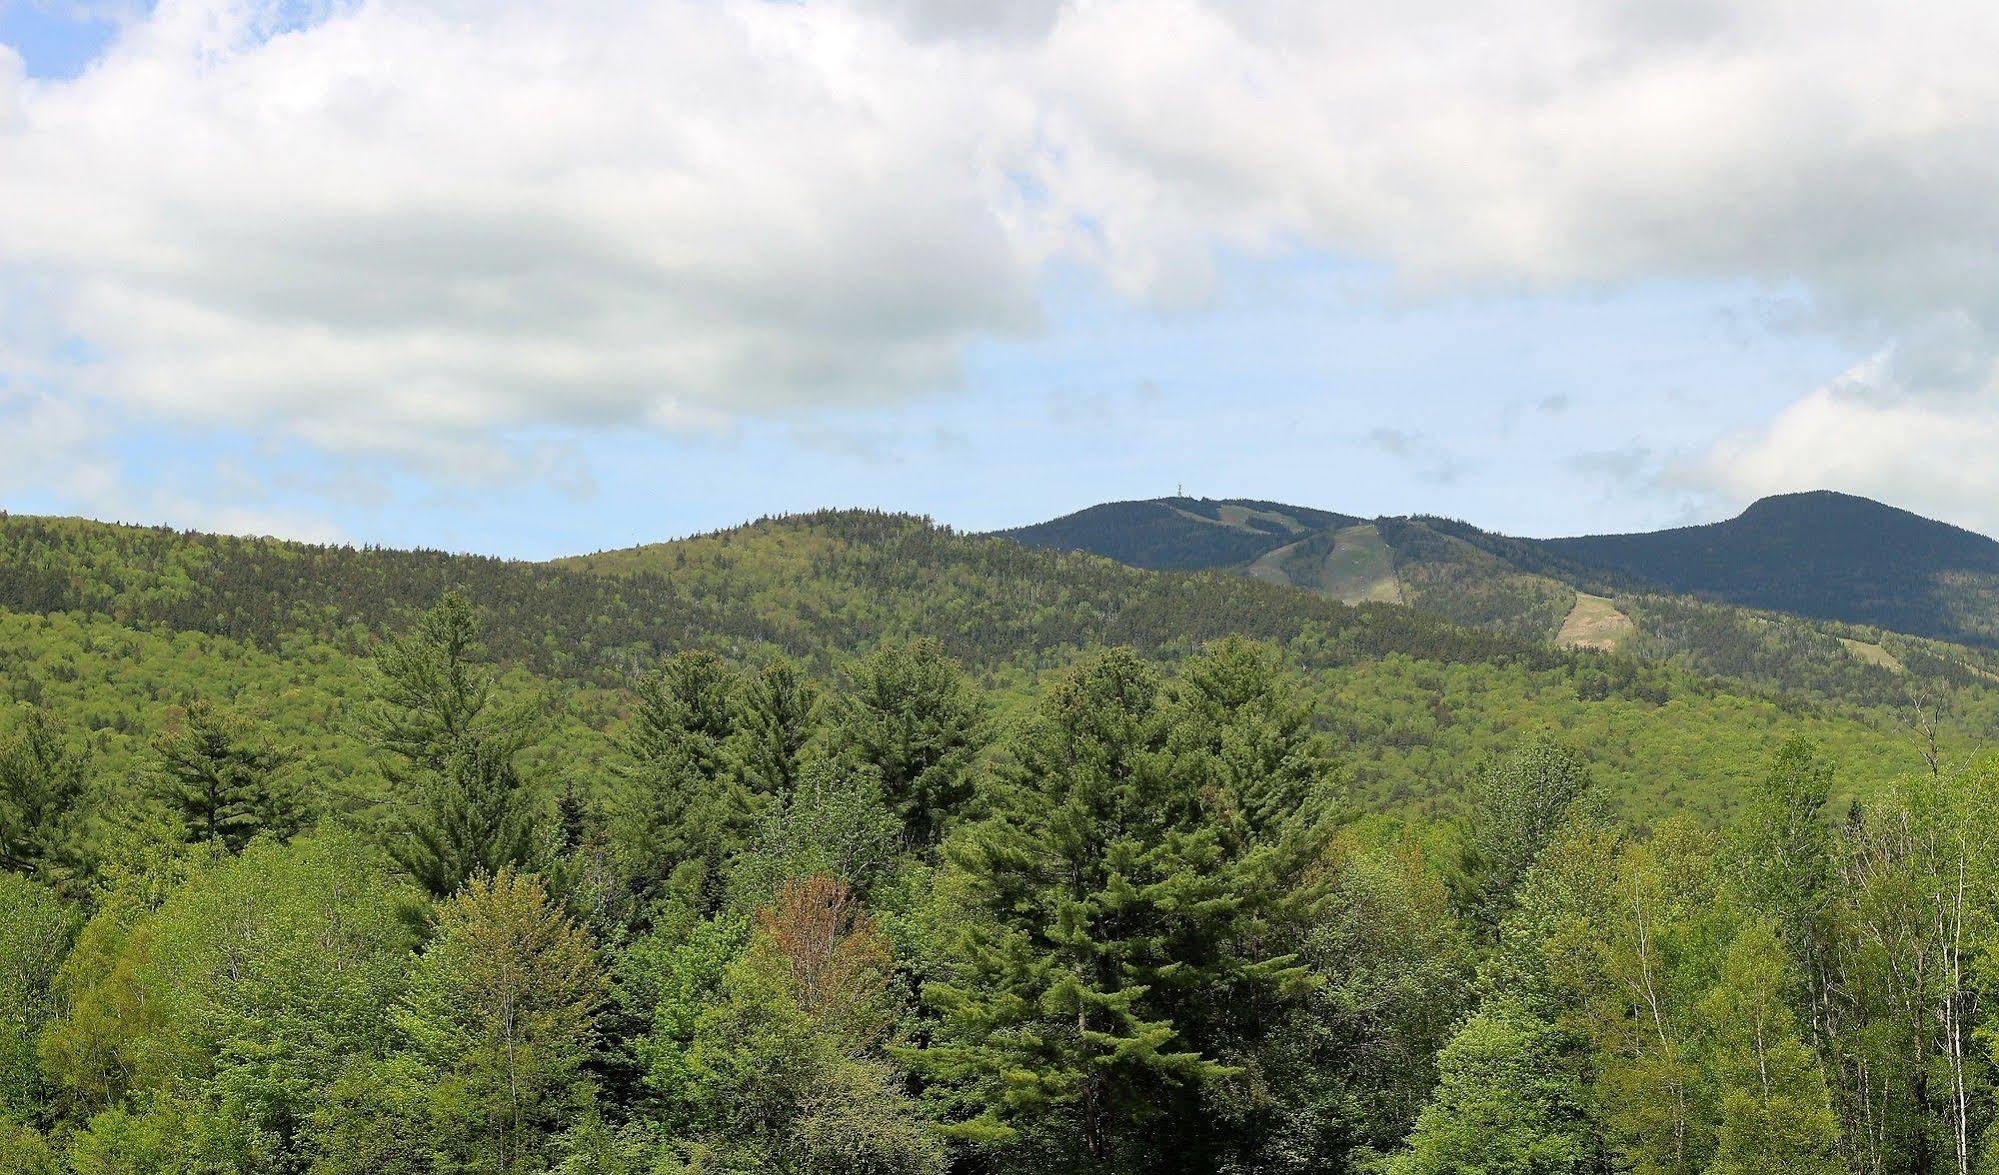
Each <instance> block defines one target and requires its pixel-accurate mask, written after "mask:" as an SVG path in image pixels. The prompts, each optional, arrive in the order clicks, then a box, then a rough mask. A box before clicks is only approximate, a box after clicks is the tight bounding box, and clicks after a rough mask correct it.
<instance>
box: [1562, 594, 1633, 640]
mask: <svg viewBox="0 0 1999 1175" xmlns="http://www.w3.org/2000/svg"><path fill="white" fill-rule="evenodd" d="M1636 631H1637V626H1636V625H1634V624H1632V623H1631V617H1629V616H1626V615H1625V614H1624V613H1622V612H1619V611H1618V610H1617V605H1615V604H1613V603H1611V602H1610V601H1609V600H1607V599H1605V598H1604V597H1602V596H1592V595H1590V594H1588V593H1586V592H1577V593H1576V606H1575V607H1573V608H1571V609H1569V615H1568V617H1567V618H1566V619H1564V620H1563V621H1562V631H1561V632H1560V633H1558V634H1556V636H1555V643H1556V644H1558V645H1560V646H1562V647H1563V648H1565V649H1601V650H1603V651H1604V652H1614V651H1616V650H1617V648H1618V647H1619V646H1621V645H1622V644H1623V643H1624V641H1625V639H1626V638H1628V637H1629V636H1630V635H1631V634H1632V633H1634V632H1636Z"/></svg>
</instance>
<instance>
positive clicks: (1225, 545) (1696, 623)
mask: <svg viewBox="0 0 1999 1175" xmlns="http://www.w3.org/2000/svg"><path fill="white" fill-rule="evenodd" d="M1000 533H1001V534H1002V535H1004V536H1005V537H1008V538H1011V539H1013V540H1014V541H1016V542H1019V543H1023V544H1026V545H1029V546H1036V547H1051V548H1057V549H1063V550H1080V551H1090V552H1093V553H1096V554H1101V555H1105V556H1107V557H1110V558H1116V559H1120V560H1124V561H1128V562H1132V563H1134V564H1137V565H1141V566H1149V567H1174V568H1204V569H1209V570H1219V571H1226V572H1230V573H1234V574H1239V575H1243V576H1247V577H1251V578H1256V579H1261V580H1265V581H1269V582H1276V583H1283V584H1289V585H1291V586H1293V587H1299V588H1303V589H1306V590H1308V591H1311V592H1314V593H1317V594H1321V595H1325V596H1330V597H1333V598H1336V599H1340V600H1344V601H1348V602H1360V601H1393V602H1401V603H1406V604H1409V605H1411V606H1412V607H1414V608H1416V609H1417V610H1419V611H1423V612H1427V613H1430V614H1432V615H1434V616H1437V617H1439V618H1442V619H1445V620H1449V621H1451V622H1452V623H1455V624H1460V625H1465V626H1468V627H1475V628H1482V629H1486V630H1488V631H1495V632H1501V633H1505V634H1507V635H1510V636H1514V637H1519V638H1524V639H1529V640H1538V641H1551V642H1554V643H1556V644H1558V645H1562V646H1565V647H1573V648H1593V649H1599V650H1613V649H1614V650H1623V651H1626V652H1630V653H1634V654H1637V655H1639V656H1643V657H1648V658H1653V659H1660V660H1669V661H1674V662H1676V663H1679V664H1682V665H1685V666H1687V667H1689V668H1693V669H1696V670H1699V671H1701V672H1704V673H1713V674H1716V675H1720V676H1727V677H1734V678H1738V679H1741V680H1745V681H1751V682H1755V683H1758V684H1762V685H1767V686H1772V687H1775V688H1780V689H1786V690H1793V691H1798V690H1802V691H1804V692H1806V693H1812V694H1816V695H1819V696H1826V697H1836V698H1842V699H1846V700H1855V699H1865V700H1866V702H1867V703H1868V704H1874V705H1892V704H1896V703H1897V701H1898V700H1901V701H1906V699H1907V697H1908V694H1909V692H1910V689H1911V687H1912V685H1922V684H1924V683H1931V682H1934V683H1940V684H1941V685H1943V686H1945V687H1952V688H1954V687H1956V686H1959V685H1964V684H1968V683H1971V682H1973V681H1986V682H1989V681H1990V680H1992V677H1991V675H1992V674H1994V673H1995V672H1999V662H1995V660H1994V655H1993V653H1992V652H1991V650H1992V649H1994V648H1995V647H1999V543H1995V542H1993V541H1992V540H1991V539H1988V538H1985V537H1984V536H1982V535H1977V534H1974V533H1972V532H1970V531H1966V530H1962V529H1960V528H1958V527H1954V526H1949V525H1947V524H1944V523H1940V522H1935V521H1932V520H1930V519H1926V518H1922V517H1920V516H1918V515H1915V514H1911V513H1909V512H1907V511H1904V510H1897V509H1895V508H1893V507H1890V506H1885V505H1882V504H1881V503H1878V502H1873V501H1869V500H1867V499H1865V498H1857V497H1853V496H1850V495H1845V494H1835V493H1826V492H1819V493H1806V494H1788V495H1783V496H1780V497H1773V498H1766V499H1763V500H1762V501H1759V502H1757V503H1755V504H1754V505H1752V506H1751V507H1749V509H1747V510H1745V511H1744V512H1743V513H1742V514H1741V515H1740V516H1738V517H1736V518H1733V519H1730V520H1728V521H1725V522H1718V523H1713V524H1710V525H1706V526H1694V527H1683V528H1679V529H1674V530H1665V531H1659V532H1655V533H1650V534H1629V535H1599V536H1584V537H1579V538H1562V539H1531V538H1517V537H1513V536H1509V535H1504V534H1498V533H1495V532H1491V531H1485V530H1482V529H1480V528H1478V527H1476V526H1473V525H1471V524H1469V523H1465V522H1461V521H1457V520H1453V519H1445V518H1435V517H1382V518H1375V519H1372V520H1366V519H1360V518H1356V517H1353V516H1350V515H1344V514H1338V513H1334V512H1330V511H1324V510H1315V509H1313V510H1308V509H1304V508H1300V507H1295V506H1287V505H1284V504H1282V503H1274V502H1264V501H1250V500H1238V499H1228V500H1222V501H1209V500H1205V499H1190V498H1164V499H1158V500H1155V501H1149V502H1119V503H1112V504H1110V505H1106V506H1099V507H1093V508H1091V509H1088V510H1083V511H1079V512H1077V513H1075V514H1070V515H1067V516H1065V517H1062V518H1058V519H1055V520H1053V521H1050V522H1045V523H1041V524H1038V525H1034V526H1026V527H1020V528H1017V529H1014V530H1009V531H1003V532H1000Z"/></svg>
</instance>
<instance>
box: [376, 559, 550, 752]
mask: <svg viewBox="0 0 1999 1175" xmlns="http://www.w3.org/2000/svg"><path fill="white" fill-rule="evenodd" d="M480 628H481V626H480V623H479V616H478V613H477V612H475V611H473V608H472V605H471V603H470V602H469V601H467V600H466V598H465V597H464V596H463V595H460V594H459V593H457V592H446V593H444V595H443V596H441V597H440V598H439V599H438V601H437V603H436V604H435V605H434V606H433V607H431V608H430V610H429V611H426V612H423V613H421V614H419V615H418V616H417V617H416V619H415V621H414V622H413V623H412V624H411V625H410V627H409V629H408V631H406V632H404V633H403V634H402V635H401V636H399V637H397V638H396V639H393V640H389V641H385V642H383V643H382V645H381V647H380V648H378V649H377V650H376V651H375V662H374V671H373V676H372V686H373V699H372V702H371V704H370V706H369V707H368V710H367V711H366V716H367V719H368V724H369V726H370V728H371V729H372V731H373V734H374V740H375V746H376V747H377V749H379V750H380V751H382V752H383V753H385V754H387V755H388V756H389V757H390V760H391V762H392V763H394V764H400V765H403V766H405V767H406V768H407V769H411V770H430V771H442V770H443V769H444V768H445V766H446V765H447V764H449V763H450V762H451V759H452V757H453V756H454V755H457V754H458V753H459V752H461V751H463V750H465V749H467V748H470V747H476V748H479V749H481V750H483V751H487V752H500V753H509V754H510V753H512V752H514V751H518V750H520V749H521V748H522V747H525V746H527V745H528V744H529V743H530V742H532V741H533V737H534V733H535V724H534V722H533V721H532V718H531V713H532V711H531V710H530V709H529V708H527V707H516V708H511V709H510V708H506V707H501V706H497V705H495V704H494V699H493V677H492V673H491V671H490V670H489V669H487V668H486V665H485V647H484V645H483V644H482V643H481V639H480V637H481V631H480Z"/></svg>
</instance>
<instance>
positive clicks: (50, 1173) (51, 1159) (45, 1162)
mask: <svg viewBox="0 0 1999 1175" xmlns="http://www.w3.org/2000/svg"><path fill="white" fill-rule="evenodd" d="M0 1171H6V1172H8V1173H9V1175H62V1166H61V1164H59V1163H57V1161H56V1156H55V1152H54V1151H51V1150H50V1149H49V1144H48V1140H47V1139H45V1138H43V1137H42V1133H41V1131H39V1130H36V1129H35V1128H34V1127H32V1126H30V1125H28V1124H27V1123H25V1122H11V1121H9V1120H7V1119H6V1118H5V1117H0Z"/></svg>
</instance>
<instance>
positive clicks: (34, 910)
mask: <svg viewBox="0 0 1999 1175" xmlns="http://www.w3.org/2000/svg"><path fill="white" fill-rule="evenodd" d="M78 922H79V920H78V918H77V915H76V912H75V911H74V910H73V909H71V908H70V907H68V906H67V905H66V904H64V903H63V902H62V901H61V900H60V899H59V898H57V897H56V896H55V894H53V893H51V892H50V891H49V890H47V889H45V888H43V887H42V886H40V885H38V884H36V883H35V882H32V881H29V880H28V879H27V878H24V877H20V876H17V875H14V874H5V873H0V1122H4V1121H5V1120H6V1119H7V1118H8V1117H9V1116H14V1117H20V1118H27V1117H30V1116H32V1115H33V1114H34V1113H35V1112H36V1110H37V1109H39V1108H40V1104H41V1100H42V1089H41V1075H40V1072H39V1068H38V1064H37V1061H36V1055H35V1046H36V1042H37V1041H38V1039H39V1038H40V1036H41V1033H42V1030H43V1029H44V1028H45V1027H47V1026H48V1024H49V1023H50V1021H52V1020H53V1019H55V1016H56V1013H57V1012H58V1011H59V1009H60V1006H61V1005H60V1001H59V998H58V992H57V989H56V976H57V973H58V972H59V971H60V969H61V967H62V964H63V960H64V959H65V958H67V957H68V955H69V949H70V942H71V940H73V939H74V938H75V937H76V932H77V928H78ZM23 1145H24V1146H25V1145H26V1144H25V1143H24V1144H23ZM4 1169H5V1168H4V1167H0V1170H4Z"/></svg>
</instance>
